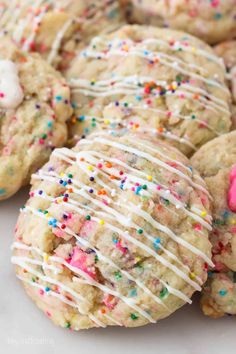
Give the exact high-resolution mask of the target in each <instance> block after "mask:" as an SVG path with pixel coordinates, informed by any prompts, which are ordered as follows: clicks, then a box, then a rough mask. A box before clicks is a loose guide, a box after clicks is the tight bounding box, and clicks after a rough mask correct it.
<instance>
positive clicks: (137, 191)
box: [135, 186, 143, 195]
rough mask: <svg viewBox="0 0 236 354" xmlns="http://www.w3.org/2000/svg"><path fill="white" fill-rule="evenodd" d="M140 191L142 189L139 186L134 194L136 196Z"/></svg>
mask: <svg viewBox="0 0 236 354" xmlns="http://www.w3.org/2000/svg"><path fill="white" fill-rule="evenodd" d="M141 189H143V188H142V187H141V186H138V187H137V188H136V191H135V194H136V195H138V194H139V192H140V191H141Z"/></svg>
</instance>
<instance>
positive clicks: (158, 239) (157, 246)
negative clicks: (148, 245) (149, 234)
mask: <svg viewBox="0 0 236 354" xmlns="http://www.w3.org/2000/svg"><path fill="white" fill-rule="evenodd" d="M160 243H161V239H160V238H156V239H155V241H154V243H153V247H154V248H155V249H156V250H157V251H158V250H159V249H160V246H159V245H160Z"/></svg>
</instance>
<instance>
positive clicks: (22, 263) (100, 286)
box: [11, 256, 156, 323]
mask: <svg viewBox="0 0 236 354" xmlns="http://www.w3.org/2000/svg"><path fill="white" fill-rule="evenodd" d="M11 261H12V263H13V264H16V265H18V266H20V267H22V268H24V269H26V270H27V271H29V272H30V273H32V274H34V275H36V276H37V277H39V278H40V277H41V278H40V279H45V278H47V279H48V280H47V281H48V282H49V283H52V284H55V279H53V278H49V277H45V276H42V275H41V274H40V273H39V272H37V271H35V270H34V269H32V268H30V267H29V266H28V265H27V263H26V262H25V261H24V260H23V259H22V258H21V257H19V256H14V257H12V259H11ZM30 261H31V259H30V258H28V261H27V262H28V263H30ZM53 261H54V262H57V261H58V262H59V263H60V264H63V265H66V266H67V268H69V269H70V270H72V271H73V272H74V273H76V274H78V275H80V276H82V277H83V278H84V279H85V280H86V284H88V285H91V286H94V287H96V288H98V289H100V290H101V291H103V292H104V293H107V294H110V295H113V296H115V297H117V298H119V299H120V300H122V301H123V302H124V303H125V304H126V305H128V306H129V307H131V308H132V309H134V310H135V311H137V312H138V313H139V314H140V315H141V316H143V317H144V318H146V319H147V320H148V321H149V322H151V323H155V322H156V321H155V320H154V319H153V318H152V317H151V316H150V315H149V314H148V313H147V312H146V311H144V310H142V309H141V307H140V306H137V305H136V304H135V303H134V301H133V300H132V299H129V298H127V297H125V296H123V295H122V294H120V293H119V292H117V291H115V290H112V289H110V288H108V287H107V286H105V285H103V284H101V283H98V282H97V281H95V280H93V279H92V278H91V277H90V276H89V275H88V274H86V273H85V272H83V271H82V270H80V269H78V268H75V267H72V266H70V265H69V264H68V263H66V262H65V261H64V260H63V259H62V258H59V257H53ZM42 265H43V262H42ZM39 275H40V276H39ZM59 284H60V285H59ZM57 285H58V286H61V288H62V289H63V287H64V285H63V283H61V282H57ZM66 289H67V291H68V289H69V293H72V292H71V289H70V288H68V287H66ZM73 292H74V291H73ZM77 297H78V294H77Z"/></svg>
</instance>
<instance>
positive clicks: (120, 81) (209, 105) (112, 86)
mask: <svg viewBox="0 0 236 354" xmlns="http://www.w3.org/2000/svg"><path fill="white" fill-rule="evenodd" d="M145 82H147V83H148V82H153V83H155V84H156V85H161V84H162V83H161V82H158V81H155V80H152V79H151V78H140V80H139V78H137V76H131V77H129V76H128V77H120V76H118V77H116V76H113V77H112V79H110V80H102V81H96V83H95V85H91V81H89V80H85V79H74V78H72V79H70V80H69V84H70V86H71V88H72V89H73V91H74V92H79V93H82V94H84V95H86V96H92V97H109V96H114V95H124V94H127V95H142V94H143V93H144V89H143V87H141V88H140V86H139V85H138V84H139V83H142V84H143V83H145ZM172 84H175V85H176V82H173V83H172ZM163 86H164V87H165V88H166V89H167V88H168V87H169V86H171V84H167V83H165V85H163ZM184 89H185V90H184ZM186 89H188V90H189V91H193V92H188V91H186ZM193 93H194V94H195V93H198V94H199V95H200V96H199V98H198V101H197V102H198V104H199V105H201V106H204V107H205V108H206V109H209V110H212V111H214V112H216V113H217V111H218V110H219V111H222V112H224V113H226V114H228V115H230V111H229V109H228V106H227V104H226V103H225V102H224V101H223V100H221V99H219V98H217V97H215V96H212V95H210V94H208V93H207V91H205V90H203V89H200V88H197V87H194V86H192V85H190V84H183V85H182V88H179V87H178V88H177V86H176V90H175V92H167V94H168V95H171V96H179V95H184V96H187V97H188V98H189V99H190V100H193V101H194V102H196V100H195V99H194V98H193ZM203 95H204V96H203ZM149 96H154V97H156V96H160V93H159V91H157V90H156V89H154V90H152V93H150V94H149ZM205 96H207V97H209V98H211V100H212V101H209V100H207V99H206V98H205Z"/></svg>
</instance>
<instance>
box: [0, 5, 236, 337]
mask: <svg viewBox="0 0 236 354" xmlns="http://www.w3.org/2000/svg"><path fill="white" fill-rule="evenodd" d="M197 4H198V6H197ZM0 11H1V15H0V29H1V44H0V108H1V120H0V154H1V155H0V200H4V199H7V198H9V197H11V196H12V195H13V194H15V193H16V192H17V191H18V190H19V189H20V188H21V187H22V186H24V185H28V184H29V182H30V180H31V190H30V195H29V200H28V201H27V203H26V204H25V205H24V206H23V207H22V209H21V212H20V216H19V219H18V222H17V225H16V235H15V240H14V243H13V245H12V253H13V254H12V263H13V264H14V265H15V266H16V274H17V277H18V278H19V279H20V280H21V281H22V283H23V285H24V287H25V289H26V292H27V293H28V295H29V296H30V297H31V298H32V299H33V300H34V301H35V302H36V304H37V305H38V307H39V308H41V309H42V310H43V311H44V312H45V313H46V315H47V316H48V317H49V318H51V320H52V321H53V322H54V323H55V324H57V325H60V326H62V327H67V328H71V329H73V330H80V329H85V328H91V327H106V326H109V325H111V326H114V325H118V326H126V327H135V326H141V325H145V324H148V323H155V322H156V321H157V320H159V319H162V318H165V317H167V316H169V315H170V314H172V313H173V312H174V311H176V310H177V309H178V308H180V307H181V306H183V305H184V304H185V303H191V297H192V295H193V293H194V292H195V291H201V290H202V289H203V296H202V301H201V304H202V308H203V311H204V312H205V313H206V314H207V315H210V316H213V317H219V316H222V315H224V314H236V285H235V284H236V279H235V272H236V238H235V235H236V226H235V225H236V216H235V215H236V214H235V213H236V131H234V129H235V126H236V125H235V124H236V123H235V119H234V118H233V117H234V111H235V108H234V104H235V103H236V92H235V91H236V84H235V75H236V69H235V67H236V66H235V65H236V47H235V42H234V40H233V37H236V21H235V15H236V4H235V1H233V0H232V1H227V2H221V1H211V2H205V1H200V2H199V1H196V0H191V1H188V2H187V3H186V1H179V0H178V1H171V2H168V1H161V0H160V1H128V0H125V1H124V0H121V1H118V0H117V1H114V0H102V1H101V0H100V1H90V0H87V1H86V3H85V2H84V1H82V0H81V1H79V0H78V1H73V0H60V1H52V0H51V1H47V0H37V1H34V2H32V1H29V0H15V1H12V2H10V4H9V2H8V1H2V2H1V4H0ZM216 21H217V26H216V25H215V24H216ZM125 22H132V24H125ZM150 24H151V25H153V26H150ZM156 26H160V27H156ZM167 26H168V27H171V28H168V29H167V28H165V27H167ZM179 29H181V30H184V31H185V32H180V31H178V30H179ZM188 32H189V33H191V34H188ZM193 35H195V36H193ZM197 37H199V38H197ZM203 40H204V41H206V42H207V43H208V44H207V43H206V42H204V41H203ZM227 40H230V41H229V42H224V43H221V42H222V41H227ZM210 45H214V47H211V46H210ZM45 163H46V164H45ZM207 278H208V280H207ZM206 281H207V283H206V285H204V284H205V282H206Z"/></svg>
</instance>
